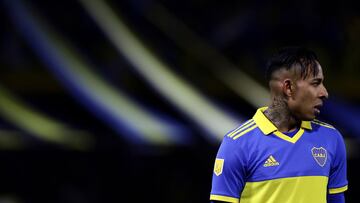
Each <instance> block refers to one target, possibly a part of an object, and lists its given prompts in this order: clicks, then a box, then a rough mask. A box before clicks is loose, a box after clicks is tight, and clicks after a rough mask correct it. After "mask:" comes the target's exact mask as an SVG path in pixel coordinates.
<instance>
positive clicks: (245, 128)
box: [227, 119, 257, 140]
mask: <svg viewBox="0 0 360 203" xmlns="http://www.w3.org/2000/svg"><path fill="white" fill-rule="evenodd" d="M256 127H257V126H256V123H255V121H254V119H250V120H248V121H247V122H245V123H244V124H242V125H240V126H239V127H238V128H236V129H235V130H233V131H232V132H231V133H229V134H228V135H227V136H228V137H231V138H233V139H234V140H236V139H237V138H239V137H240V136H242V135H244V134H246V133H247V132H249V131H251V130H253V129H255V128H256Z"/></svg>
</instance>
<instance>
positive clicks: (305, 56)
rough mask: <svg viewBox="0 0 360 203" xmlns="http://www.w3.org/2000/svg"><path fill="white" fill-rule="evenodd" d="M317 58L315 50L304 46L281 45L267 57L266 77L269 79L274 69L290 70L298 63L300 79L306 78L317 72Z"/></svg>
mask: <svg viewBox="0 0 360 203" xmlns="http://www.w3.org/2000/svg"><path fill="white" fill-rule="evenodd" d="M317 60H318V59H317V56H316V54H315V52H313V51H311V50H309V49H307V48H305V47H283V48H281V49H279V51H278V52H277V53H276V54H274V55H273V56H272V57H271V58H270V59H269V61H268V63H267V69H266V79H267V81H270V80H271V79H272V74H273V73H274V72H275V71H277V70H279V69H282V68H284V69H286V70H290V69H291V68H293V67H295V65H299V67H300V77H301V78H302V79H306V78H307V77H308V76H310V75H311V74H312V75H313V76H316V75H317V74H318V73H319V67H318V66H317V63H316V61H317Z"/></svg>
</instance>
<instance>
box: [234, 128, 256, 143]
mask: <svg viewBox="0 0 360 203" xmlns="http://www.w3.org/2000/svg"><path fill="white" fill-rule="evenodd" d="M256 127H257V125H256V124H254V126H252V127H250V128H248V129H246V130H244V131H242V132H241V133H239V134H238V135H236V136H235V137H234V138H233V139H234V140H236V139H237V138H239V137H240V136H242V135H244V134H246V133H248V132H249V131H251V130H253V129H255V128H256Z"/></svg>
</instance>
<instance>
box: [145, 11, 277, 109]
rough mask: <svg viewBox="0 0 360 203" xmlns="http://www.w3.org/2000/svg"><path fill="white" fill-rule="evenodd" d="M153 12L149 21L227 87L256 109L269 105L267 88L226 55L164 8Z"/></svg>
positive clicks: (147, 15)
mask: <svg viewBox="0 0 360 203" xmlns="http://www.w3.org/2000/svg"><path fill="white" fill-rule="evenodd" d="M152 9H153V10H151V12H149V13H147V14H146V15H145V16H146V17H147V19H148V20H149V21H150V22H152V23H153V24H154V25H155V26H157V27H158V28H159V29H160V30H162V31H163V32H164V33H165V34H166V35H167V36H168V37H170V38H171V39H172V40H173V41H174V42H175V43H176V44H177V46H179V47H181V48H182V49H184V50H185V51H186V52H188V53H190V54H192V55H194V56H196V58H198V59H200V60H201V62H203V63H204V64H206V65H207V66H208V67H210V68H211V71H213V72H214V74H215V75H216V76H217V77H218V78H219V79H221V81H223V83H224V84H225V85H227V86H228V87H229V88H230V89H232V90H233V91H234V92H235V93H237V94H238V95H239V96H240V97H242V98H243V99H244V100H246V101H247V102H249V103H250V104H251V105H253V106H254V107H255V108H259V107H262V106H265V105H266V104H267V103H268V101H269V98H270V96H269V95H270V94H269V91H268V90H267V89H266V88H265V87H263V86H262V85H261V84H259V83H258V82H256V81H255V80H254V79H252V78H251V77H250V76H248V75H247V74H246V73H245V72H243V71H241V70H240V69H239V68H238V67H236V66H235V65H234V64H232V63H231V62H230V61H229V60H228V59H227V58H226V57H225V56H224V55H222V54H221V53H219V52H218V51H216V50H215V49H214V48H213V47H211V46H209V45H208V44H207V43H206V42H204V40H203V39H202V38H200V37H199V36H197V35H196V34H195V33H194V32H193V31H192V30H191V29H189V28H188V26H186V25H185V24H184V23H183V22H182V21H180V20H179V19H177V18H176V17H175V16H174V15H172V14H171V13H170V12H169V11H167V10H166V9H165V8H164V7H163V6H161V5H160V4H154V5H153V7H152ZM194 47H195V48H194ZM219 67H221V68H219Z"/></svg>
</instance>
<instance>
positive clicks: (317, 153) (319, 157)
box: [311, 147, 327, 167]
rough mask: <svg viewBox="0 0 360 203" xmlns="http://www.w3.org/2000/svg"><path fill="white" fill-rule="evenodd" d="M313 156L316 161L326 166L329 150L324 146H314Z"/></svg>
mask: <svg viewBox="0 0 360 203" xmlns="http://www.w3.org/2000/svg"><path fill="white" fill-rule="evenodd" d="M311 153H312V156H313V157H314V159H315V161H316V162H317V163H318V164H319V165H320V166H321V167H323V166H325V164H326V159H327V151H326V149H325V148H323V147H319V148H317V147H313V148H312V149H311Z"/></svg>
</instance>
